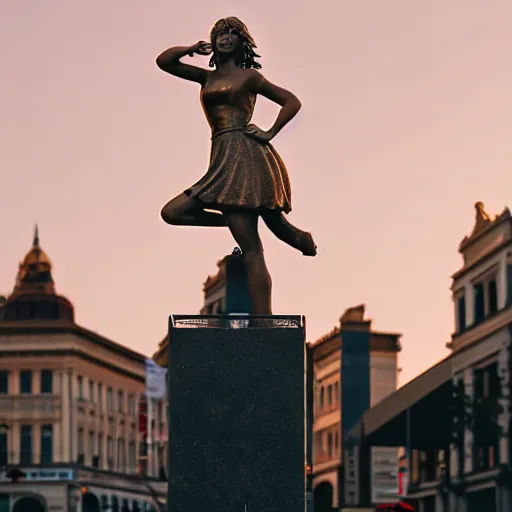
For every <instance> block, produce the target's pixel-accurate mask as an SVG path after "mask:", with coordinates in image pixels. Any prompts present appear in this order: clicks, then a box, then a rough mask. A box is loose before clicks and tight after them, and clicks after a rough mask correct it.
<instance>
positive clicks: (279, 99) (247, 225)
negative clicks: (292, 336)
mask: <svg viewBox="0 0 512 512" xmlns="http://www.w3.org/2000/svg"><path fill="white" fill-rule="evenodd" d="M255 48H256V44H255V42H254V39H253V38H252V36H251V34H250V33H249V31H248V30H247V27H246V26H245V25H244V24H243V23H242V22H241V21H240V20H239V19H238V18H235V17H229V18H223V19H221V20H219V21H217V22H216V23H215V25H214V27H213V29H212V31H211V33H210V43H207V42H205V41H199V42H198V43H196V44H194V45H192V46H178V47H173V48H169V49H168V50H165V51H164V52H163V53H162V54H160V55H159V56H158V58H157V60H156V62H157V65H158V67H159V68H160V69H162V70H163V71H166V72H167V73H170V74H171V75H174V76H177V77H179V78H183V79H185V80H190V81H192V82H197V83H199V84H200V85H201V103H202V106H203V110H204V113H205V115H206V118H207V120H208V123H209V125H210V127H211V130H212V147H211V155H210V165H209V168H208V170H207V172H206V174H205V175H204V176H203V177H202V178H201V179H200V180H199V181H198V182H197V183H195V184H194V185H192V186H191V187H190V188H189V189H187V190H185V191H184V192H183V193H181V194H180V195H178V196H177V197H175V198H174V199H171V200H170V201H169V202H168V203H167V204H166V205H165V206H164V207H163V208H162V212H161V215H162V218H163V220H164V221H165V222H166V223H168V224H172V225H174V226H212V227H213V226H227V227H228V228H229V229H230V231H231V234H232V235H233V237H234V239H235V241H236V243H237V244H238V245H239V247H240V249H241V250H242V257H243V258H244V261H245V264H246V267H247V277H248V284H249V292H250V297H251V305H252V313H254V314H272V306H271V287H272V284H271V279H270V275H269V273H268V270H267V266H266V264H265V259H264V255H263V247H262V244H261V240H260V236H259V234H258V220H259V217H261V218H262V219H263V221H264V222H265V224H266V225H267V226H268V228H269V229H270V230H271V231H272V232H273V233H274V235H275V236H276V237H277V238H279V239H280V240H282V241H283V242H285V243H287V244H288V245H290V246H291V247H294V248H295V249H298V250H299V251H301V252H302V254H304V255H306V256H315V255H316V245H315V243H314V241H313V238H312V236H311V234H310V233H307V232H305V231H301V230H299V229H297V228H296V227H295V226H293V225H292V224H290V223H289V222H288V220H287V219H286V218H285V216H284V214H285V213H286V214H287V213H289V212H290V211H291V189H290V181H289V178H288V172H287V170H286V167H285V165H284V163H283V161H282V160H281V157H280V156H279V154H278V153H277V151H276V150H275V149H274V147H273V146H272V145H271V144H270V141H271V140H272V139H273V138H274V137H275V136H276V135H277V134H278V133H279V132H280V131H281V129H282V128H283V127H284V126H285V125H286V124H287V123H288V122H289V121H290V120H291V119H292V118H293V117H295V115H296V114H297V112H298V111H299V109H300V107H301V103H300V101H299V100H298V99H297V97H296V96H294V95H293V94H292V93H291V92H289V91H287V90H285V89H282V88H281V87H278V86H276V85H274V84H271V83H270V82H269V81H267V80H266V79H265V78H264V77H263V75H261V74H260V73H259V72H258V71H257V69H260V68H261V65H260V64H259V63H258V62H256V60H255V59H256V58H257V57H259V55H257V54H256V53H255V51H254V49H255ZM194 54H197V55H211V59H210V67H212V68H214V70H213V71H210V70H207V69H204V68H200V67H196V66H191V65H189V64H184V63H183V62H181V58H182V57H185V56H187V55H189V56H193V55H194ZM258 94H261V95H262V96H265V97H266V98H268V99H269V100H271V101H274V102H275V103H277V104H278V105H280V106H281V110H280V112H279V115H278V116H277V119H276V121H275V123H274V125H273V126H272V128H270V130H268V131H264V130H262V129H261V128H258V127H257V126H255V125H254V124H249V123H250V121H251V117H252V114H253V111H254V106H255V103H256V97H257V95H258Z"/></svg>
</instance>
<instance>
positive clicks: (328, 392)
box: [327, 384, 332, 405]
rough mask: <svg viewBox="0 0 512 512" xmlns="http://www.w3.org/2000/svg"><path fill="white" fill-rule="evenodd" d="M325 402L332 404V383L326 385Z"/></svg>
mask: <svg viewBox="0 0 512 512" xmlns="http://www.w3.org/2000/svg"><path fill="white" fill-rule="evenodd" d="M327 403H328V404H329V405H331V404H332V385H331V384H329V385H328V386H327Z"/></svg>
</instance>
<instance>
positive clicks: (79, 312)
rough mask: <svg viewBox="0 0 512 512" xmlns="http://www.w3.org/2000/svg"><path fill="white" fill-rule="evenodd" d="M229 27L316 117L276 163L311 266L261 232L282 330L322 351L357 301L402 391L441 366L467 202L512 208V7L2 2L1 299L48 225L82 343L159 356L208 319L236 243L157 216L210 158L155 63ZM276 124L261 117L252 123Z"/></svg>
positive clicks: (281, 141) (491, 1)
mask: <svg viewBox="0 0 512 512" xmlns="http://www.w3.org/2000/svg"><path fill="white" fill-rule="evenodd" d="M79 4H80V6H79ZM230 15H235V16H239V17H240V18H241V19H242V20H244V21H245V22H246V24H247V25H248V27H249V29H250V31H251V32H252V34H253V36H254V37H255V39H256V42H257V43H258V46H259V50H260V52H261V54H262V56H263V58H262V59H261V62H262V64H263V70H262V71H263V73H264V74H265V76H266V77H267V78H268V79H270V80H271V81H273V82H275V83H277V84H279V85H281V86H283V87H286V88H289V89H290V90H292V91H293V92H294V93H296V94H297V96H298V97H299V98H300V99H301V101H302V104H303V110H302V111H301V113H300V114H299V116H298V117H297V119H296V120H295V121H294V122H293V123H292V124H291V125H289V126H288V127H286V129H285V130H284V131H283V132H282V134H280V135H279V137H278V138H277V139H276V140H275V146H276V148H277V149H278V150H279V151H280V153H281V155H282V156H283V158H284V160H285V162H286V164H287V166H288V169H289V172H290V175H291V179H292V187H293V206H294V211H293V212H292V213H291V215H290V219H291V220H292V221H293V222H295V223H296V224H298V225H299V226H301V227H303V228H305V229H308V230H311V231H312V232H313V234H314V235H315V239H316V241H317V244H318V246H319V256H318V257H317V258H316V259H310V258H305V257H303V256H301V255H300V254H299V253H296V252H294V251H293V250H292V249H290V248H288V247H286V246H284V245H282V244H281V243H280V242H278V241H277V240H275V239H274V238H273V237H272V235H270V234H269V233H268V232H267V231H266V229H262V231H263V239H264V243H265V246H266V254H267V258H268V265H269V268H270V271H271V273H272V276H273V283H274V310H275V313H283V314H286V313H291V314H305V315H306V316H307V325H308V339H310V340H312V339H315V338H316V337H318V336H319V335H321V334H323V333H324V332H326V331H328V330H330V329H331V328H332V327H333V326H334V325H335V324H336V323H337V322H338V318H339V316H340V314H341V313H342V312H343V310H344V309H345V308H347V307H349V306H353V305H356V304H358V303H361V302H364V303H366V304H367V312H368V315H369V316H370V317H372V318H373V319H374V327H375V328H377V329H382V330H394V331H398V332H402V333H403V334H404V336H403V339H402V341H403V352H402V355H401V366H402V367H403V369H404V370H403V373H402V376H401V383H404V382H406V381H407V380H409V379H411V378H412V377H414V376H415V375H416V374H418V373H419V372H420V371H422V370H424V369H426V368H427V367H428V366H430V365H431V364H432V363H434V362H435V361H437V360H438V359H440V358H441V357H443V356H444V355H445V354H446V349H445V348H444V345H445V342H446V341H448V340H449V337H450V333H451V332H452V328H453V307H452V303H451V297H450V292H449V286H450V275H451V274H452V273H453V272H454V271H456V270H457V269H458V268H459V266H460V264H461V258H460V255H459V254H458V253H457V247H458V243H459V241H460V240H461V239H462V238H463V237H464V235H466V234H467V233H468V232H469V231H470V230H471V228H472V226H473V217H474V212H473V204H474V202H475V201H477V200H482V201H484V203H485V204H486V207H487V209H488V210H489V211H490V212H491V213H496V212H498V211H501V210H502V209H503V207H504V206H505V205H509V206H512V196H511V191H512V172H511V171H510V165H511V162H512V143H511V140H510V139H511V135H512V130H511V126H512V67H511V66H510V64H509V63H510V48H512V31H511V30H510V27H511V26H512V3H511V2H510V0H487V1H485V2H483V1H481V0H478V1H477V0H451V1H450V2H446V1H445V0H430V1H428V2H411V1H410V0H402V1H397V0H387V1H386V2H377V1H368V0H357V1H356V0H352V1H348V0H344V1H340V0H319V1H316V2H304V3H300V2H296V1H293V2H292V1H290V0H281V1H278V2H276V1H267V0H260V1H258V2H248V1H246V2H240V0H237V1H235V0H232V1H226V0H219V1H218V2H204V1H198V2H171V1H169V0H167V1H165V2H164V1H163V0H152V1H151V2H142V1H141V0H138V1H135V0H122V1H121V0H109V1H108V2H105V1H104V0H102V1H100V0H88V1H87V2H69V1H65V0H45V1H44V2H43V1H40V0H32V1H25V2H16V1H14V0H5V1H3V2H2V3H1V5H0V63H1V75H0V80H1V95H0V158H1V162H0V174H1V176H0V177H1V184H0V187H1V188H0V197H1V206H2V217H1V223H0V224H1V229H2V238H3V240H4V243H3V244H2V248H1V250H0V292H1V293H6V294H7V293H10V291H11V289H12V286H13V284H14V278H15V274H16V270H17V264H18V261H19V260H20V258H21V257H22V256H23V255H24V253H25V252H26V251H27V250H28V248H29V246H30V243H31V239H32V232H33V225H34V223H35V222H38V223H39V226H40V235H41V244H42V246H43V248H44V249H45V250H46V251H47V252H48V254H49V256H50V258H51V259H52V260H53V263H54V278H55V281H56V285H57V289H58V291H59V292H60V293H62V294H64V295H66V296H67V297H69V298H70V299H71V300H72V301H73V303H74V304H75V308H76V317H77V321H78V323H80V324H81V325H83V326H85V327H88V328H90V329H92V330H94V331H97V332H99V333H101V334H103V335H105V336H107V337H109V338H111V339H113V340H115V341H118V342H120V343H123V344H126V345H128V346H129V347H131V348H133V349H135V350H139V351H141V352H143V353H145V354H151V353H152V352H154V350H155V349H156V347H157V343H158V342H159V341H160V339H161V338H162V337H163V335H164V334H165V331H166V328H167V317H168V315H169V314H171V313H197V312H198V310H199V308H200V306H201V301H202V283H203V281H204V279H205V278H206V276H207V274H212V273H214V272H215V270H216V264H215V263H216V261H217V259H219V258H220V257H222V256H223V255H225V254H226V253H228V252H230V251H231V249H232V248H233V247H234V243H233V242H232V240H231V237H230V235H229V233H228V231H227V230H222V229H217V230H215V229H214V230H211V231H208V230H205V229H201V228H196V229H194V228H181V229H180V228H171V227H169V226H166V225H165V224H164V223H163V222H162V221H161V220H160V218H159V211H160V208H161V206H162V205H163V204H164V203H165V202H166V201H167V200H168V199H169V198H170V197H172V196H174V195H175V194H177V193H179V192H181V191H182V190H183V189H184V188H186V187H187V186H188V185H190V184H192V183H193V182H194V181H195V180H196V179H197V178H199V177H200V176H201V175H202V174H203V172H204V171H205V170H206V166H207V162H208V152H209V144H210V140H209V131H208V127H207V124H206V121H205V120H204V118H203V113H202V111H201V108H200V105H199V98H198V93H199V90H198V87H197V86H196V85H194V84H190V83H186V82H182V81H180V80H178V79H174V78H172V77H170V76H166V75H165V74H164V73H162V72H161V71H159V70H158V69H157V67H156V65H155V57H156V55H157V54H158V53H159V52H160V51H162V50H163V49H165V48H167V47H169V46H172V45H187V44H192V43H194V42H196V41H197V40H199V39H206V38H207V37H208V33H209V29H210V26H211V25H212V24H213V22H214V21H215V20H216V19H217V18H219V17H223V16H230ZM195 62H196V63H199V62H201V63H203V64H204V65H207V60H206V59H201V58H199V57H196V58H195ZM276 113H277V108H276V107H275V106H273V105H271V104H269V103H268V102H267V101H266V100H261V101H260V102H259V104H258V107H257V112H256V116H255V121H256V122H257V123H259V124H261V126H262V127H263V128H268V127H269V126H270V125H271V123H272V122H273V120H274V116H275V115H276Z"/></svg>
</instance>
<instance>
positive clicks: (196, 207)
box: [160, 193, 227, 227]
mask: <svg viewBox="0 0 512 512" xmlns="http://www.w3.org/2000/svg"><path fill="white" fill-rule="evenodd" d="M160 215H161V216H162V219H163V220H164V221H165V222H166V223H167V224H172V225H174V226H203V227H217V226H224V227H226V225H227V224H226V220H225V219H224V216H223V215H222V214H221V213H220V212H219V213H216V212H211V211H206V210H204V208H203V206H202V205H201V204H200V203H199V202H198V201H196V200H195V199H193V198H192V197H190V196H187V194H183V193H182V194H180V195H179V196H176V197H175V198H174V199H171V200H170V201H169V202H168V203H167V204H166V205H165V206H164V207H163V208H162V211H161V212H160Z"/></svg>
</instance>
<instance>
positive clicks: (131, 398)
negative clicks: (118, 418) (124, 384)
mask: <svg viewBox="0 0 512 512" xmlns="http://www.w3.org/2000/svg"><path fill="white" fill-rule="evenodd" d="M128 414H129V415H130V416H135V395H134V394H133V393H130V394H129V395H128Z"/></svg>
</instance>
